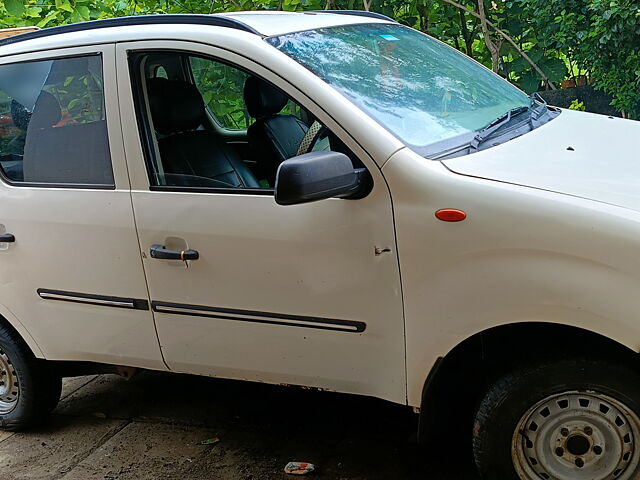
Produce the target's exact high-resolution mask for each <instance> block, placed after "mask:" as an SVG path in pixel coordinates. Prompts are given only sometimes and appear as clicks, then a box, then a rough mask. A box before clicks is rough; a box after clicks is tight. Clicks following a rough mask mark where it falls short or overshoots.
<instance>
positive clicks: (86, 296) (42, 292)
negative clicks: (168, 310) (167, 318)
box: [36, 288, 149, 310]
mask: <svg viewBox="0 0 640 480" xmlns="http://www.w3.org/2000/svg"><path fill="white" fill-rule="evenodd" d="M36 291H37V293H38V295H39V296H40V298H43V299H45V300H59V301H62V302H75V303H88V304H91V305H100V306H104V307H115V308H130V309H133V310H149V302H148V301H147V300H143V299H139V298H126V297H111V296H107V295H93V294H90V293H78V292H67V291H64V290H49V289H46V288H39V289H38V290H36Z"/></svg>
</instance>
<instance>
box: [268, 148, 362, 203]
mask: <svg viewBox="0 0 640 480" xmlns="http://www.w3.org/2000/svg"><path fill="white" fill-rule="evenodd" d="M371 183H372V182H371V177H370V175H369V172H367V170H366V169H364V168H356V169H354V168H353V164H352V163H351V160H350V159H349V157H347V156H346V155H345V154H344V153H338V152H331V151H322V152H311V153H305V154H304V155H299V156H297V157H293V158H290V159H288V160H285V161H284V162H282V163H281V164H280V166H279V167H278V172H277V174H276V186H275V193H276V203H278V204H279V205H297V204H300V203H308V202H315V201H317V200H324V199H326V198H334V197H338V198H350V199H357V198H363V197H365V196H367V194H368V193H369V192H370V191H371V187H372V185H371Z"/></svg>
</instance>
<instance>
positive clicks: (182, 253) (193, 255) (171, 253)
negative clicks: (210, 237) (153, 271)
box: [149, 245, 200, 261]
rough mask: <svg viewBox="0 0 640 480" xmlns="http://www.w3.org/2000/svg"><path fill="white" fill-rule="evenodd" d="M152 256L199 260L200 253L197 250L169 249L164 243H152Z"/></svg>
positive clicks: (168, 258)
mask: <svg viewBox="0 0 640 480" xmlns="http://www.w3.org/2000/svg"><path fill="white" fill-rule="evenodd" d="M149 254H150V255H151V258H159V259H162V260H182V261H184V260H197V259H198V258H200V254H199V253H198V251H197V250H191V249H189V250H167V249H166V248H165V246H164V245H151V248H150V249H149Z"/></svg>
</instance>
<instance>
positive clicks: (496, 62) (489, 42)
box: [478, 0, 500, 73]
mask: <svg viewBox="0 0 640 480" xmlns="http://www.w3.org/2000/svg"><path fill="white" fill-rule="evenodd" d="M478 15H480V27H481V28H482V37H483V39H484V43H485V45H486V46H487V50H489V53H490V54H491V68H492V69H493V71H494V72H496V73H498V71H499V70H500V49H499V48H498V46H497V45H496V44H495V42H494V41H493V39H492V38H491V35H490V34H489V24H488V23H487V13H486V12H485V10H484V0H478Z"/></svg>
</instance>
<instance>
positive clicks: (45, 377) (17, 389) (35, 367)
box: [0, 326, 62, 430]
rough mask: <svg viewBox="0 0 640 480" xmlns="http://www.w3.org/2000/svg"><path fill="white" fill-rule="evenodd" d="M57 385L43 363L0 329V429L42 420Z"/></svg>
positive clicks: (54, 397)
mask: <svg viewBox="0 0 640 480" xmlns="http://www.w3.org/2000/svg"><path fill="white" fill-rule="evenodd" d="M61 385H62V380H61V378H60V377H59V376H58V375H56V374H54V373H53V372H52V371H51V368H50V366H49V365H48V364H47V363H46V362H45V361H42V360H38V359H36V358H35V357H34V355H33V353H32V352H31V350H29V347H28V346H27V345H26V344H25V343H24V341H23V340H22V339H21V338H20V337H19V336H17V335H16V334H15V333H14V332H13V331H11V330H9V329H8V328H6V327H5V326H0V428H2V429H4V430H21V429H24V428H26V427H29V426H32V425H34V424H36V423H38V422H40V421H42V420H43V419H44V418H46V416H47V415H48V414H49V413H50V412H51V410H53V408H55V406H56V404H57V403H58V399H59V398H60V389H61Z"/></svg>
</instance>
